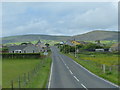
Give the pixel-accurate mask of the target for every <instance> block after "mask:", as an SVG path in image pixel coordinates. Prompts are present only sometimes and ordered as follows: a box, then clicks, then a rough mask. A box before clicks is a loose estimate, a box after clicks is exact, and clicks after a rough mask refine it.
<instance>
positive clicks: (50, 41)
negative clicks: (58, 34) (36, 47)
mask: <svg viewBox="0 0 120 90" xmlns="http://www.w3.org/2000/svg"><path fill="white" fill-rule="evenodd" d="M30 42H31V43H32V44H36V43H37V42H38V41H30ZM41 42H42V43H49V44H50V45H54V44H56V43H58V42H60V41H56V40H41ZM21 43H23V42H15V43H6V44H4V45H9V44H16V45H20V44H21Z"/></svg>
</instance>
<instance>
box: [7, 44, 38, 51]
mask: <svg viewBox="0 0 120 90" xmlns="http://www.w3.org/2000/svg"><path fill="white" fill-rule="evenodd" d="M8 51H9V53H39V50H38V47H36V46H34V45H16V46H10V47H9V48H8Z"/></svg>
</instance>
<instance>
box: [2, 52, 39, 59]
mask: <svg viewBox="0 0 120 90" xmlns="http://www.w3.org/2000/svg"><path fill="white" fill-rule="evenodd" d="M40 57H41V54H40V53H2V58H12V59H13V58H40Z"/></svg>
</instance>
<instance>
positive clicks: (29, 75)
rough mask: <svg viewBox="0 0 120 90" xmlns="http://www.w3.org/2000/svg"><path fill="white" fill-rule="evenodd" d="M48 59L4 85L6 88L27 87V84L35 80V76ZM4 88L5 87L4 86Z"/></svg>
mask: <svg viewBox="0 0 120 90" xmlns="http://www.w3.org/2000/svg"><path fill="white" fill-rule="evenodd" d="M45 61H46V60H42V61H41V62H40V63H39V64H37V65H36V66H35V68H34V69H33V70H31V71H29V72H26V73H24V74H22V75H20V76H18V77H17V78H15V79H13V80H11V81H9V82H7V83H6V84H5V85H4V86H5V88H11V89H12V90H13V88H26V86H27V85H28V84H29V83H30V82H32V80H34V77H35V76H36V75H37V73H38V72H39V71H40V68H41V67H42V66H44V64H45ZM3 88H4V87H3Z"/></svg>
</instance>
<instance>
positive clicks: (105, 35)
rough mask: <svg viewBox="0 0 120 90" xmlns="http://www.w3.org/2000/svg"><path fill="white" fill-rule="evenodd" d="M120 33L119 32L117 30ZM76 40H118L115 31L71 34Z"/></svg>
mask: <svg viewBox="0 0 120 90" xmlns="http://www.w3.org/2000/svg"><path fill="white" fill-rule="evenodd" d="M119 34H120V32H119ZM72 38H75V39H76V40H82V41H84V40H85V41H95V40H118V32H117V31H100V30H96V31H92V32H88V33H85V34H81V35H76V36H73V37H72Z"/></svg>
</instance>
